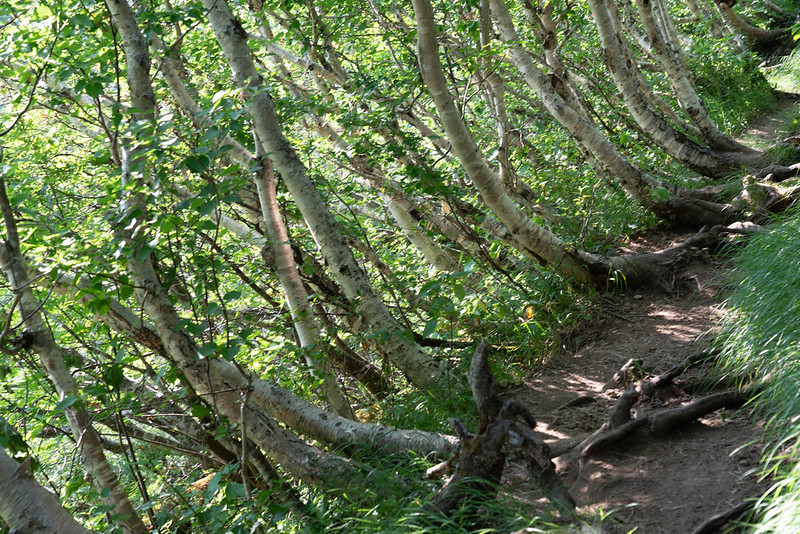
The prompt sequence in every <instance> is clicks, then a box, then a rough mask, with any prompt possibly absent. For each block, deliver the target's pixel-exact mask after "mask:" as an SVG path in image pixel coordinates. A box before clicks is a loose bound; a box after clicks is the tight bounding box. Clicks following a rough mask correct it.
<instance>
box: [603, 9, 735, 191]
mask: <svg viewBox="0 0 800 534" xmlns="http://www.w3.org/2000/svg"><path fill="white" fill-rule="evenodd" d="M589 7H590V8H591V10H592V15H593V16H594V21H595V25H596V26H597V29H598V33H599V35H600V39H601V41H602V43H603V52H602V57H603V62H604V63H605V65H606V67H607V68H608V70H609V72H610V73H611V77H612V79H613V80H614V84H615V85H616V86H617V89H619V91H620V93H621V94H622V98H623V100H624V101H625V107H626V108H627V109H628V111H629V112H630V113H631V116H632V117H633V119H634V120H635V121H636V123H637V124H638V125H639V127H640V128H641V129H642V131H643V132H644V133H645V134H646V135H648V136H649V137H650V138H651V139H652V140H653V141H654V142H655V143H656V144H657V145H658V146H660V147H661V148H663V149H664V151H665V152H667V154H669V155H671V156H672V157H674V158H675V159H677V160H678V161H680V162H681V163H683V164H684V165H685V166H687V167H689V168H691V169H694V170H695V171H697V172H699V173H700V174H703V175H704V176H710V177H720V176H723V175H725V174H727V173H729V172H730V171H731V170H732V169H733V168H735V167H736V166H738V165H741V163H742V162H741V161H740V158H735V157H733V155H732V154H728V155H723V154H721V153H719V152H716V151H712V150H709V149H708V148H706V147H702V146H700V145H698V144H697V143H695V142H694V141H691V140H690V139H688V138H687V137H686V136H684V135H682V134H681V133H679V132H677V131H676V130H674V129H673V128H672V126H670V125H669V123H667V121H666V120H664V119H663V118H662V117H661V116H660V115H658V114H656V113H655V112H654V111H653V109H652V108H650V106H649V105H648V103H647V100H646V99H645V98H644V95H643V93H642V90H641V88H640V83H641V78H640V77H637V76H636V74H635V73H634V72H633V69H635V68H636V67H635V64H634V63H633V61H631V60H630V50H629V49H628V48H627V46H628V45H627V44H626V43H625V42H624V40H623V35H622V26H621V23H620V21H619V13H618V12H617V7H616V5H615V4H614V3H613V2H611V1H609V0H589Z"/></svg>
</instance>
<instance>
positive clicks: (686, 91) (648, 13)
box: [636, 0, 758, 157]
mask: <svg viewBox="0 0 800 534" xmlns="http://www.w3.org/2000/svg"><path fill="white" fill-rule="evenodd" d="M636 6H637V9H638V13H639V19H640V20H641V22H642V27H643V28H644V30H645V34H646V35H647V38H648V44H649V46H650V51H651V52H652V53H653V54H654V55H655V56H656V57H657V58H658V60H659V62H660V63H661V65H662V66H663V67H664V69H665V70H666V72H667V76H669V80H670V83H671V84H672V88H673V90H674V92H675V96H676V98H677V99H678V103H679V105H680V107H681V108H682V109H683V110H684V111H685V112H686V114H687V115H688V116H689V118H690V119H691V121H692V122H693V123H694V124H695V125H696V126H697V128H698V130H699V131H700V134H701V135H702V136H703V139H704V140H705V141H706V142H707V143H708V144H709V146H712V147H715V148H718V149H720V150H730V151H736V152H740V153H742V154H750V155H751V156H753V157H756V156H757V155H758V152H757V151H756V150H754V149H752V148H750V147H747V146H745V145H742V144H741V143H739V142H737V141H736V140H734V139H732V138H731V137H729V136H727V135H725V134H724V133H722V132H721V131H720V130H719V128H717V125H716V124H714V121H712V120H711V117H709V115H708V111H707V110H706V107H705V104H704V103H703V100H702V99H701V98H700V95H698V94H697V90H696V89H695V87H694V84H693V83H692V81H691V79H690V77H689V74H688V72H689V69H688V67H687V65H686V58H685V57H684V54H683V49H682V48H681V46H680V42H679V41H678V38H677V36H676V34H675V29H674V28H673V26H672V24H671V20H670V19H669V16H668V15H667V14H666V9H665V6H664V4H663V2H661V1H660V0H636Z"/></svg>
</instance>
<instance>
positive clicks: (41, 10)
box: [34, 4, 53, 19]
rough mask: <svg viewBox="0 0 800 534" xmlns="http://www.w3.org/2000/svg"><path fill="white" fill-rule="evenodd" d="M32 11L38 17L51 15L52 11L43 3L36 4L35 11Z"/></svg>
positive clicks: (45, 17) (43, 17)
mask: <svg viewBox="0 0 800 534" xmlns="http://www.w3.org/2000/svg"><path fill="white" fill-rule="evenodd" d="M34 13H35V15H36V17H37V18H39V19H47V18H50V17H52V16H53V12H52V11H50V8H49V7H47V6H46V5H44V4H39V5H38V6H36V11H34Z"/></svg>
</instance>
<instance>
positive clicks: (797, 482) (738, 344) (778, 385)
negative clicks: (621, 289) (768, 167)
mask: <svg viewBox="0 0 800 534" xmlns="http://www.w3.org/2000/svg"><path fill="white" fill-rule="evenodd" d="M798 258H800V210H794V211H793V212H791V213H790V214H788V215H786V216H785V217H784V218H782V219H781V220H780V221H779V222H778V223H776V224H774V225H772V226H770V229H769V230H768V231H766V232H764V233H762V234H759V235H757V236H755V237H753V238H752V239H751V240H750V242H749V243H748V245H747V247H746V248H745V249H744V250H743V251H742V252H740V253H739V255H738V258H737V266H736V268H735V269H734V271H733V277H734V278H733V281H734V283H735V289H734V290H733V292H732V294H731V295H730V297H729V298H728V301H727V315H726V319H725V320H724V324H723V331H722V339H724V342H723V346H722V348H723V356H722V360H723V371H725V372H727V373H729V374H731V375H732V376H738V377H742V378H740V380H741V381H742V382H747V383H748V384H752V383H755V384H757V385H758V386H760V388H762V389H761V393H760V394H759V396H758V397H757V398H756V399H755V400H754V401H753V402H752V407H753V408H754V410H755V412H756V415H757V416H758V417H760V418H762V419H763V420H764V421H765V430H766V443H767V446H766V447H765V456H764V459H763V465H762V467H763V474H764V475H765V476H767V475H770V476H774V481H775V482H774V483H773V485H772V487H771V488H770V490H769V491H768V492H767V493H766V494H765V496H764V497H763V498H762V500H761V502H760V504H759V515H760V519H759V520H758V522H757V523H756V524H755V525H754V526H753V529H754V531H755V532H800V467H799V466H798V461H799V460H800V394H799V393H798V387H797V385H798V383H800V321H799V320H798V319H799V318H800V296H799V295H800V263H799V262H798Z"/></svg>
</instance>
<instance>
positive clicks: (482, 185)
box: [413, 0, 602, 283]
mask: <svg viewBox="0 0 800 534" xmlns="http://www.w3.org/2000/svg"><path fill="white" fill-rule="evenodd" d="M413 4H414V13H415V16H416V20H417V54H418V58H419V64H420V69H421V71H422V78H423V80H424V81H425V84H426V85H427V86H428V91H429V92H430V93H431V96H432V97H433V101H434V103H435V105H436V109H437V111H438V113H439V117H440V119H441V121H442V124H443V126H444V129H445V132H446V133H447V137H448V139H449V140H450V143H451V145H452V148H453V152H454V154H455V155H456V157H457V158H458V159H459V161H460V162H461V165H462V166H463V167H464V169H465V170H466V172H467V175H468V176H469V178H470V180H472V183H473V184H474V185H475V187H476V188H477V189H478V191H479V192H480V194H481V197H482V198H483V201H484V202H485V203H486V205H487V206H489V209H491V210H492V211H493V212H494V213H495V215H497V217H498V218H499V219H500V221H501V222H502V223H503V224H504V225H505V226H506V228H508V229H509V231H510V232H511V233H512V235H513V236H514V238H515V239H516V240H517V241H518V242H519V243H520V244H521V245H522V247H523V248H522V252H525V253H526V254H528V255H530V256H531V257H533V258H535V259H536V260H537V261H539V262H540V263H542V264H543V265H547V266H550V267H553V268H555V269H556V270H557V271H558V272H559V273H561V274H562V275H564V276H566V277H567V278H570V279H573V280H576V281H578V282H580V283H589V282H590V281H591V274H590V273H589V271H588V270H587V265H590V264H591V265H595V264H599V263H602V259H601V258H600V257H597V256H593V255H589V254H587V253H585V252H581V251H577V250H574V249H572V248H571V247H569V246H568V245H567V244H566V243H564V242H563V241H562V240H561V239H560V238H559V237H558V236H556V235H555V234H553V233H552V232H550V231H548V230H546V229H544V228H542V227H541V226H539V225H537V224H536V223H534V222H533V221H532V220H531V219H530V218H529V217H528V216H527V215H525V213H523V212H522V210H520V209H519V207H518V206H516V205H515V204H514V203H513V202H512V201H511V199H510V198H509V197H508V195H507V194H506V193H505V191H504V188H503V187H502V184H501V183H500V181H499V180H498V179H497V177H496V175H495V174H494V172H493V171H492V169H491V168H490V166H489V164H488V162H487V161H486V159H485V158H484V156H483V154H482V153H481V151H480V149H479V148H478V146H477V145H476V144H475V141H474V140H473V139H472V135H471V134H470V132H469V130H468V129H467V127H466V124H464V121H463V119H462V118H461V114H460V113H459V111H458V109H457V108H456V106H455V103H454V102H453V97H452V95H451V94H450V91H449V90H448V88H447V82H446V80H445V77H444V72H443V70H442V64H441V61H440V60H439V45H438V40H437V35H436V30H435V28H434V23H433V18H434V17H433V9H432V8H431V5H430V2H429V1H428V0H414V2H413Z"/></svg>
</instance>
